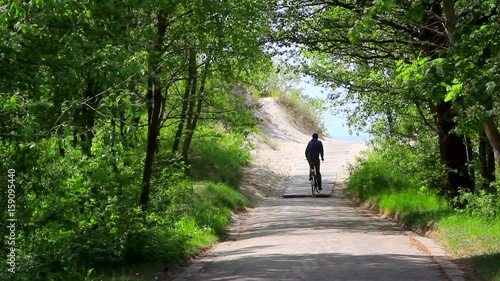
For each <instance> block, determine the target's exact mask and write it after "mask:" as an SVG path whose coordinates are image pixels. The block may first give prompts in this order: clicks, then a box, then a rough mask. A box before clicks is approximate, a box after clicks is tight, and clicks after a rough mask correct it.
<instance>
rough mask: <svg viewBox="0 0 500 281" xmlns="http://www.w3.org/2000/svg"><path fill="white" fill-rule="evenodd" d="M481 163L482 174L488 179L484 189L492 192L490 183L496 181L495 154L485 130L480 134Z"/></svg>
mask: <svg viewBox="0 0 500 281" xmlns="http://www.w3.org/2000/svg"><path fill="white" fill-rule="evenodd" d="M479 163H480V171H481V176H482V177H483V178H484V179H485V180H486V183H485V184H484V185H483V189H485V190H487V191H490V192H491V191H493V190H490V183H492V182H494V181H495V155H494V153H493V148H492V147H491V145H490V142H489V141H488V136H487V135H486V133H485V132H484V131H483V132H482V133H481V135H480V136H479Z"/></svg>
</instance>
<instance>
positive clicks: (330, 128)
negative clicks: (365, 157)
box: [298, 78, 368, 137]
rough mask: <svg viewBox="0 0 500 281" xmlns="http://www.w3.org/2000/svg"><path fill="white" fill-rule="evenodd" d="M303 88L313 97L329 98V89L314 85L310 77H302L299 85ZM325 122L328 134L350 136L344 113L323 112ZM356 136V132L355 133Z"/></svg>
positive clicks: (304, 92)
mask: <svg viewBox="0 0 500 281" xmlns="http://www.w3.org/2000/svg"><path fill="white" fill-rule="evenodd" d="M298 86H299V87H300V88H302V93H303V94H306V95H308V96H311V97H318V98H323V99H326V98H327V94H328V91H329V90H328V89H326V88H324V87H321V86H317V85H314V83H312V82H310V79H307V78H302V79H301V82H300V83H299V85H298ZM323 122H324V124H325V127H326V130H327V133H328V135H330V136H331V137H338V136H340V137H345V136H350V135H351V134H349V127H348V126H347V119H346V117H345V116H344V115H343V114H334V113H332V112H331V111H327V112H325V113H324V114H323ZM353 135H354V136H356V133H353ZM359 135H360V136H368V134H366V133H359Z"/></svg>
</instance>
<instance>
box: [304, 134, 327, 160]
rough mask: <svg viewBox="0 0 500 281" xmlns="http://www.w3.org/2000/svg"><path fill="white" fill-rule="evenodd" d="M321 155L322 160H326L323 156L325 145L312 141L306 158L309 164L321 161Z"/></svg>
mask: <svg viewBox="0 0 500 281" xmlns="http://www.w3.org/2000/svg"><path fill="white" fill-rule="evenodd" d="M320 154H321V158H324V155H323V143H321V141H320V140H317V139H312V140H311V141H309V143H308V144H307V147H306V158H307V161H309V162H317V161H319V155H320Z"/></svg>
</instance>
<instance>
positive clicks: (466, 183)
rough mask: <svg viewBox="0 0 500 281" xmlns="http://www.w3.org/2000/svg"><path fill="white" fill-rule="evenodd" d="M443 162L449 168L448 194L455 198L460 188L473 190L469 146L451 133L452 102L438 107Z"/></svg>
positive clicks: (440, 148) (443, 103)
mask: <svg viewBox="0 0 500 281" xmlns="http://www.w3.org/2000/svg"><path fill="white" fill-rule="evenodd" d="M436 111H437V112H436V114H437V126H438V130H439V132H438V135H439V152H440V156H441V160H442V161H443V162H444V163H445V165H446V167H447V168H448V171H447V179H448V184H447V188H446V194H447V195H449V196H451V197H455V196H457V195H458V190H459V188H465V189H467V190H472V187H473V182H472V179H471V177H470V174H469V171H468V168H467V146H466V145H465V143H464V140H463V137H460V136H458V135H456V134H454V133H451V132H450V131H451V130H452V129H453V128H455V126H456V124H455V122H454V121H453V115H452V111H451V103H450V102H442V103H440V104H438V105H437V106H436Z"/></svg>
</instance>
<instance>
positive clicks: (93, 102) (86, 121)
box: [79, 71, 102, 157]
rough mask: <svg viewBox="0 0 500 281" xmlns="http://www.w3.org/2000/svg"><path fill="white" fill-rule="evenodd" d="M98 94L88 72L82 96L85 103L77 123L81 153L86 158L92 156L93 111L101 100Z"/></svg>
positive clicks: (93, 135) (94, 80) (94, 82)
mask: <svg viewBox="0 0 500 281" xmlns="http://www.w3.org/2000/svg"><path fill="white" fill-rule="evenodd" d="M99 94H100V91H99V88H98V86H97V82H96V79H95V78H93V77H91V74H90V71H89V74H88V78H87V87H86V89H85V96H84V99H85V102H84V104H83V105H82V108H81V116H80V118H81V119H80V122H79V123H80V126H81V128H82V131H80V146H81V148H82V152H83V153H84V154H85V155H87V156H88V157H91V156H92V144H93V141H94V137H95V134H94V126H95V116H96V112H95V111H96V110H97V107H98V106H99V102H100V101H101V99H102V95H99Z"/></svg>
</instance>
